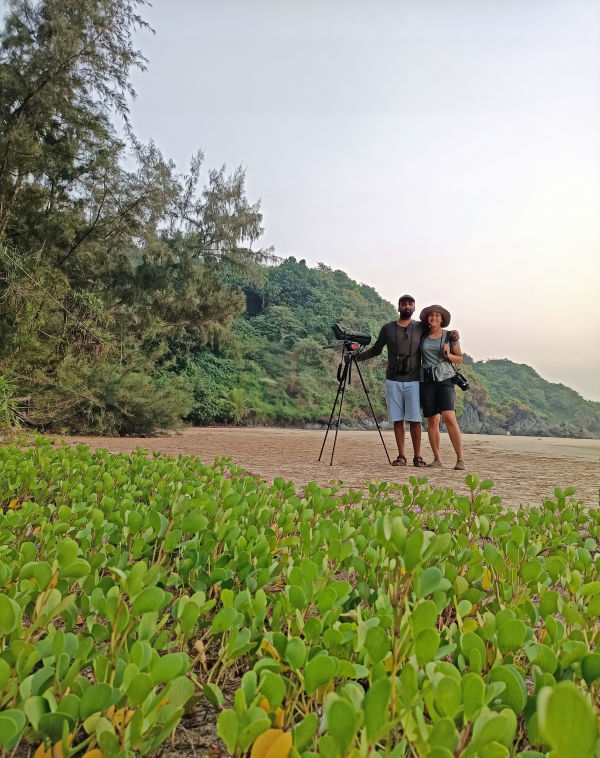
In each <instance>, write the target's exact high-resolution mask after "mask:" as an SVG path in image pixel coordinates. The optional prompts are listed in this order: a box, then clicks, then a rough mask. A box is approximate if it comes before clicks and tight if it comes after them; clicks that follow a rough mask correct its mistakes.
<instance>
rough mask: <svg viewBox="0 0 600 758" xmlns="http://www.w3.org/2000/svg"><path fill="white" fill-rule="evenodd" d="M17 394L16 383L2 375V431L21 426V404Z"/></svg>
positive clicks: (0, 380)
mask: <svg viewBox="0 0 600 758" xmlns="http://www.w3.org/2000/svg"><path fill="white" fill-rule="evenodd" d="M15 393H16V389H15V385H14V383H13V382H11V380H10V379H9V378H8V377H7V376H2V374H0V429H5V428H7V427H18V426H19V404H18V401H17V400H16V399H15Z"/></svg>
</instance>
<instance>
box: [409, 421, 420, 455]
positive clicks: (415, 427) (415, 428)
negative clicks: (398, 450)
mask: <svg viewBox="0 0 600 758" xmlns="http://www.w3.org/2000/svg"><path fill="white" fill-rule="evenodd" d="M410 438H411V440H412V445H413V451H414V457H415V458H420V457H421V422H420V421H411V422H410Z"/></svg>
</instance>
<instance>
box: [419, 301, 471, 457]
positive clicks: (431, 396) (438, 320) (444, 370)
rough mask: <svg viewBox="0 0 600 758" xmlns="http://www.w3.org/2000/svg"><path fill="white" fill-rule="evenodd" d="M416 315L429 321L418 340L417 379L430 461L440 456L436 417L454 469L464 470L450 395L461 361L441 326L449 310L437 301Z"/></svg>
mask: <svg viewBox="0 0 600 758" xmlns="http://www.w3.org/2000/svg"><path fill="white" fill-rule="evenodd" d="M420 319H421V322H422V323H427V324H428V325H429V332H428V333H427V334H426V335H425V336H424V337H423V340H422V342H421V363H422V367H423V381H422V383H421V405H422V407H423V415H424V416H425V418H426V419H427V434H428V436H429V444H430V445H431V449H432V450H433V463H430V464H429V465H430V466H431V467H433V468H439V467H440V466H441V465H442V461H441V458H440V417H439V414H440V413H441V414H442V419H443V420H444V423H445V424H446V429H447V430H448V435H449V437H450V441H451V442H452V447H453V448H454V452H455V453H456V466H455V467H454V468H455V469H456V470H457V471H464V468H465V464H464V461H463V451H462V438H461V436H460V429H459V427H458V422H457V421H456V412H455V410H454V408H455V395H454V381H453V379H454V368H453V366H454V365H456V364H460V363H462V360H463V356H462V352H461V350H460V345H459V343H458V342H449V341H448V334H447V332H446V331H445V330H444V327H446V326H448V324H449V323H450V313H449V312H448V311H447V310H446V309H445V308H442V306H441V305H430V306H429V307H428V308H423V310H422V311H421V315H420Z"/></svg>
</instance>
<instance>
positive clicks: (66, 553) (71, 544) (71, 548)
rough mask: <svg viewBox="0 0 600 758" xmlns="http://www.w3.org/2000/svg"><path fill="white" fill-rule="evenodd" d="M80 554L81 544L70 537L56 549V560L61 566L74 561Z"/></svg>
mask: <svg viewBox="0 0 600 758" xmlns="http://www.w3.org/2000/svg"><path fill="white" fill-rule="evenodd" d="M78 555H79V546H78V544H77V543H76V542H75V540H72V539H70V538H69V537H67V538H66V539H64V540H62V542H60V544H59V546H58V548H57V550H56V560H57V561H58V565H59V566H60V567H61V568H63V567H64V566H68V565H69V564H71V563H73V561H74V560H75V559H76V558H77V556H78Z"/></svg>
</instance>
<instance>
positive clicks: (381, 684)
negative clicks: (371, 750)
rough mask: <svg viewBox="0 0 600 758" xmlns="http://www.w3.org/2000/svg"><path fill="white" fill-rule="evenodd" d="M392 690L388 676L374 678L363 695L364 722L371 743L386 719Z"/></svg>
mask: <svg viewBox="0 0 600 758" xmlns="http://www.w3.org/2000/svg"><path fill="white" fill-rule="evenodd" d="M391 691H392V683H391V681H390V680H389V679H388V677H380V678H379V679H376V680H375V681H374V682H373V684H372V685H371V686H370V687H369V689H368V690H367V694H366V695H365V703H364V710H365V724H366V726H367V740H368V741H369V744H372V743H373V742H374V740H375V739H376V737H377V733H378V732H379V730H380V729H381V727H382V726H383V725H384V724H386V723H387V720H388V712H387V710H388V703H389V700H390V694H391Z"/></svg>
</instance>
